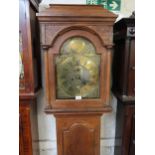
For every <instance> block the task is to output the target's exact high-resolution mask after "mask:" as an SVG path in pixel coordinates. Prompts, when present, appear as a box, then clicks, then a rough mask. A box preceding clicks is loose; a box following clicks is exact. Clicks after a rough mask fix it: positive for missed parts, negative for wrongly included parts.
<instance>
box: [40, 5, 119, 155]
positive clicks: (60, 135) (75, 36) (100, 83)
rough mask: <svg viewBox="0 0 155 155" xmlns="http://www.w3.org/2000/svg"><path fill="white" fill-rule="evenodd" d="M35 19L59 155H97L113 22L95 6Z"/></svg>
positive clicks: (54, 9) (66, 8)
mask: <svg viewBox="0 0 155 155" xmlns="http://www.w3.org/2000/svg"><path fill="white" fill-rule="evenodd" d="M37 16H38V20H39V22H40V30H41V46H42V48H43V52H44V59H45V80H46V81H45V82H46V97H47V102H48V106H47V107H46V109H45V111H46V113H48V114H54V115H55V117H56V126H57V148H58V155H99V154H100V118H101V115H102V114H103V113H105V112H110V111H111V106H110V105H109V96H110V68H111V50H112V47H113V43H112V38H113V35H112V34H113V23H114V21H115V20H116V17H117V16H116V15H114V14H113V13H111V12H109V11H108V10H106V9H103V8H102V6H94V5H88V6H87V5H50V7H49V8H48V9H45V10H44V11H41V12H39V13H38V14H37ZM89 49H90V50H89ZM88 53H89V54H88ZM82 54H83V55H82ZM86 55H87V56H86ZM92 55H93V57H92ZM65 72H66V73H65ZM90 90H92V92H91V91H90ZM94 90H95V91H94Z"/></svg>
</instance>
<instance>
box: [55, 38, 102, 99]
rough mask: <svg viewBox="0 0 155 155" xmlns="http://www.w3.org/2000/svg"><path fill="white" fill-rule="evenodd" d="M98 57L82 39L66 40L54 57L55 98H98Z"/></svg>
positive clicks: (93, 49) (92, 47) (88, 43)
mask: <svg viewBox="0 0 155 155" xmlns="http://www.w3.org/2000/svg"><path fill="white" fill-rule="evenodd" d="M99 65H100V56H99V55H97V54H96V52H95V47H94V46H93V45H92V43H91V42H90V41H88V40H86V39H84V38H81V37H75V38H70V39H68V40H67V41H66V42H65V43H64V44H63V46H62V47H61V51H60V55H59V56H57V57H56V75H57V78H56V79H57V98H63V99H64V98H75V97H76V96H81V97H82V98H98V97H99V68H100V67H99Z"/></svg>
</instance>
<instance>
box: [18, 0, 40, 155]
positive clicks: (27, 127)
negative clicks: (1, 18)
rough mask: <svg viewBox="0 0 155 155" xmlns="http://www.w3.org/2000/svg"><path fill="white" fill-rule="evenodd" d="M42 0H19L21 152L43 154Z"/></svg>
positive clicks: (30, 154)
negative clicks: (39, 110) (40, 125)
mask: <svg viewBox="0 0 155 155" xmlns="http://www.w3.org/2000/svg"><path fill="white" fill-rule="evenodd" d="M36 12H38V3H37V1H35V0H19V154H20V155H33V154H36V152H37V154H39V152H38V151H39V149H38V145H37V141H38V127H37V103H36V98H37V93H38V90H39V89H40V87H41V76H40V68H41V67H40V50H39V49H40V46H39V35H38V30H39V27H38V23H37V18H36Z"/></svg>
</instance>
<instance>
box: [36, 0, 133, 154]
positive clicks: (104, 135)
mask: <svg viewBox="0 0 155 155" xmlns="http://www.w3.org/2000/svg"><path fill="white" fill-rule="evenodd" d="M49 3H53V4H54V3H55V4H86V0H74V1H73V0H43V1H42V2H41V4H40V10H41V9H42V8H43V7H46V6H47V4H49ZM133 10H134V0H122V3H121V11H120V13H119V18H118V19H120V18H122V17H128V16H130V15H131V13H132V11H133ZM42 83H43V90H42V91H41V93H40V96H39V98H38V127H39V146H40V155H57V152H56V150H57V148H56V147H57V146H56V124H55V118H54V116H53V115H46V114H45V113H44V107H45V105H46V104H47V103H46V99H45V87H44V84H45V80H44V62H43V57H42ZM111 105H112V108H113V111H112V112H111V113H109V114H105V115H103V116H102V119H101V155H114V145H115V119H116V106H117V100H116V98H115V97H114V96H113V95H112V96H111ZM103 122H104V123H103ZM118 144H119V141H118ZM116 145H117V141H116Z"/></svg>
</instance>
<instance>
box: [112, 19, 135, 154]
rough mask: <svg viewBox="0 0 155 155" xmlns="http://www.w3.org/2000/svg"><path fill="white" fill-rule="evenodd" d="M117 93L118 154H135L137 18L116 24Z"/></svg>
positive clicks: (114, 78) (114, 69) (115, 77)
mask: <svg viewBox="0 0 155 155" xmlns="http://www.w3.org/2000/svg"><path fill="white" fill-rule="evenodd" d="M114 43H115V48H114V56H113V92H114V94H115V95H116V97H117V99H118V103H117V116H116V142H118V141H120V142H119V143H120V144H116V147H115V155H134V154H135V152H134V148H135V140H134V134H135V129H134V128H135V124H134V123H135V19H134V18H123V19H121V20H120V21H118V22H117V23H115V25H114Z"/></svg>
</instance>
